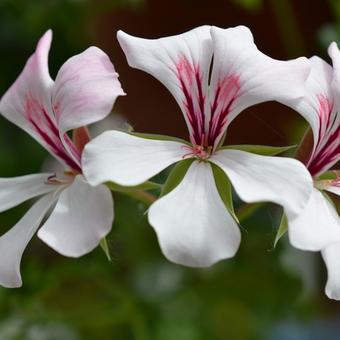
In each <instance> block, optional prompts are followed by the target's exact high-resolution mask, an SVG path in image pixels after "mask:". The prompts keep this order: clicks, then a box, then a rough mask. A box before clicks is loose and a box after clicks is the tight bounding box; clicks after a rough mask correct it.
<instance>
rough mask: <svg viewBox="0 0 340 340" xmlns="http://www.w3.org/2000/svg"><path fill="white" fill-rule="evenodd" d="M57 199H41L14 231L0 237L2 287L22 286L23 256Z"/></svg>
mask: <svg viewBox="0 0 340 340" xmlns="http://www.w3.org/2000/svg"><path fill="white" fill-rule="evenodd" d="M56 199H57V196H56V195H55V194H54V193H51V194H48V195H46V196H44V197H43V198H41V199H40V200H39V201H38V202H36V203H35V204H34V205H33V206H32V207H31V208H30V209H29V210H28V212H27V213H26V214H25V215H24V217H23V218H22V219H21V220H20V221H19V222H18V223H17V224H16V225H15V226H14V227H13V228H12V229H10V230H9V231H8V232H7V233H5V234H4V235H3V236H1V237H0V256H1V261H0V284H1V285H2V286H4V287H8V288H14V287H20V286H21V285H22V281H21V275H20V262H21V257H22V254H23V252H24V250H25V248H26V246H27V244H28V242H29V241H30V240H31V238H32V237H33V235H34V234H35V232H36V230H37V229H38V228H39V225H40V223H41V220H42V219H43V218H44V216H45V214H46V213H47V211H48V209H49V208H50V207H51V206H52V204H53V203H54V202H55V201H56Z"/></svg>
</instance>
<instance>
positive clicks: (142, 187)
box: [105, 181, 162, 192]
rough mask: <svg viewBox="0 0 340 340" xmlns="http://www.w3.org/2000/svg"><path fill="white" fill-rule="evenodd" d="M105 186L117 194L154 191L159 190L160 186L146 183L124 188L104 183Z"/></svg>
mask: <svg viewBox="0 0 340 340" xmlns="http://www.w3.org/2000/svg"><path fill="white" fill-rule="evenodd" d="M105 185H106V186H107V187H108V188H109V189H110V190H111V191H118V192H130V191H136V190H138V191H140V190H155V189H161V187H162V185H161V184H159V183H155V182H151V181H147V182H144V183H142V184H139V185H136V186H131V187H124V186H122V185H119V184H116V183H114V182H106V183H105Z"/></svg>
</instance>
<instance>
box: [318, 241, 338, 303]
mask: <svg viewBox="0 0 340 340" xmlns="http://www.w3.org/2000/svg"><path fill="white" fill-rule="evenodd" d="M321 254H322V257H323V260H324V261H325V263H326V267H327V274H328V279H327V284H326V289H325V292H326V295H327V296H328V297H329V298H330V299H334V300H340V243H339V242H338V243H333V244H331V245H329V246H327V247H326V248H325V249H323V250H322V252H321Z"/></svg>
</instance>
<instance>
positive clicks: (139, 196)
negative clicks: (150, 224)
mask: <svg viewBox="0 0 340 340" xmlns="http://www.w3.org/2000/svg"><path fill="white" fill-rule="evenodd" d="M122 193H123V194H125V195H127V196H130V197H132V198H134V199H136V200H138V201H140V202H142V203H144V204H145V205H147V206H149V205H151V204H152V203H153V202H155V201H156V199H157V197H156V196H155V195H153V194H150V193H149V192H146V191H144V190H130V191H125V192H122Z"/></svg>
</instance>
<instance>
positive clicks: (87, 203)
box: [38, 175, 113, 257]
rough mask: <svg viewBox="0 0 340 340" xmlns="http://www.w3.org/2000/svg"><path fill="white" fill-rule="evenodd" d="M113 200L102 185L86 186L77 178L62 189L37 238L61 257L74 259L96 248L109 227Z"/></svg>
mask: <svg viewBox="0 0 340 340" xmlns="http://www.w3.org/2000/svg"><path fill="white" fill-rule="evenodd" d="M112 221H113V200H112V196H111V192H110V190H109V189H108V188H107V187H105V186H104V185H100V186H97V187H92V186H90V185H89V184H88V183H87V182H86V181H85V180H84V178H83V177H82V176H80V175H78V176H77V177H76V178H75V180H74V182H73V183H72V184H71V185H70V186H69V187H68V188H66V189H65V190H64V191H63V192H62V193H61V194H60V197H59V200H58V202H57V204H56V206H55V208H54V210H53V211H52V213H51V215H50V217H49V218H48V219H47V221H46V222H45V223H44V225H43V226H42V227H41V228H40V229H39V231H38V236H39V238H40V239H41V240H43V241H44V242H45V243H47V244H48V245H49V246H50V247H51V248H53V249H54V250H56V251H57V252H59V253H60V254H62V255H65V256H71V257H78V256H82V255H84V254H87V253H88V252H90V251H91V250H93V249H94V248H95V247H97V246H98V244H99V242H100V240H101V239H102V238H103V237H105V236H106V235H107V234H108V233H109V231H110V230H111V227H112Z"/></svg>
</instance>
